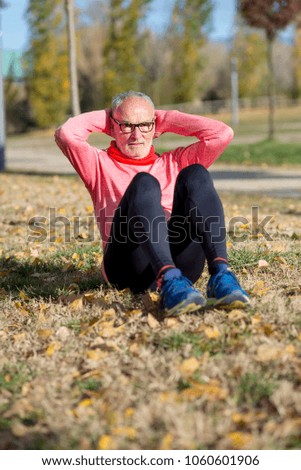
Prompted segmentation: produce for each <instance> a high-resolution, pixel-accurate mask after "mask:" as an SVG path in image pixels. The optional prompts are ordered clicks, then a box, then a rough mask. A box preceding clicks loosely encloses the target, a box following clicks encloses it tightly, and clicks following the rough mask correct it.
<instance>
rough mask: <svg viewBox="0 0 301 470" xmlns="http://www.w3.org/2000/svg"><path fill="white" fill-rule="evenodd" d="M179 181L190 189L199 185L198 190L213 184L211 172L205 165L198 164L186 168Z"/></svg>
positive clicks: (180, 174)
mask: <svg viewBox="0 0 301 470" xmlns="http://www.w3.org/2000/svg"><path fill="white" fill-rule="evenodd" d="M179 180H180V181H181V182H183V183H185V185H186V186H187V185H188V186H189V187H193V186H194V185H197V188H200V186H202V187H204V185H208V184H210V185H211V184H212V179H211V176H210V173H209V171H208V170H207V169H206V168H205V167H204V166H203V165H200V164H198V163H195V164H193V165H189V166H187V167H186V168H184V169H183V170H182V171H181V172H180V173H179Z"/></svg>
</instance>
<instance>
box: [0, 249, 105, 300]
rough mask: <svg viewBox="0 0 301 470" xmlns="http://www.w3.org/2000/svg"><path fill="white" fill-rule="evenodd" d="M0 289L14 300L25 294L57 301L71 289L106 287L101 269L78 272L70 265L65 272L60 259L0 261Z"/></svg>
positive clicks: (10, 259)
mask: <svg viewBox="0 0 301 470" xmlns="http://www.w3.org/2000/svg"><path fill="white" fill-rule="evenodd" d="M0 272H1V277H0V289H3V290H4V292H3V293H4V294H6V293H7V294H9V295H11V296H13V297H15V296H18V295H19V293H20V291H23V292H24V293H25V294H26V295H28V296H29V297H30V298H36V299H41V298H43V299H49V298H51V299H52V300H56V299H57V298H58V297H59V296H60V295H62V294H66V293H68V292H70V286H71V285H73V289H74V285H75V286H76V287H77V289H78V291H79V292H82V291H87V290H90V289H98V288H99V287H100V286H101V285H104V286H105V285H106V284H105V281H104V279H103V277H102V275H101V271H100V267H89V268H88V269H77V268H76V267H75V266H74V265H72V264H70V266H69V267H68V269H66V268H65V267H64V266H63V265H62V263H60V262H58V261H57V260H50V261H47V262H45V261H39V262H38V263H36V264H35V263H31V262H29V261H26V260H19V259H16V258H9V259H5V258H0Z"/></svg>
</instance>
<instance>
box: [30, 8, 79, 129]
mask: <svg viewBox="0 0 301 470" xmlns="http://www.w3.org/2000/svg"><path fill="white" fill-rule="evenodd" d="M63 7H64V5H63V0H44V1H43V2H41V1H40V0H30V1H29V6H28V9H27V21H28V25H29V30H30V47H29V50H28V52H27V55H26V64H27V76H28V93H29V103H30V108H31V112H32V117H33V119H34V122H35V123H36V125H37V126H39V127H43V128H46V127H51V126H53V125H57V124H58V123H60V122H61V121H62V120H64V119H65V117H66V114H67V113H68V111H69V94H70V83H69V73H68V53H67V39H66V32H65V28H64V8H63Z"/></svg>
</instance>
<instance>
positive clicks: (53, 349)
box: [46, 341, 62, 357]
mask: <svg viewBox="0 0 301 470" xmlns="http://www.w3.org/2000/svg"><path fill="white" fill-rule="evenodd" d="M61 347H62V344H61V343H60V342H59V341H56V342H54V343H51V344H49V346H48V348H47V349H46V354H47V356H49V357H51V356H53V354H54V353H55V352H57V351H59V350H60V349H61Z"/></svg>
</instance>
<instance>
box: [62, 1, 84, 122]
mask: <svg viewBox="0 0 301 470" xmlns="http://www.w3.org/2000/svg"><path fill="white" fill-rule="evenodd" d="M65 8H66V17H67V31H68V55H69V73H70V87H71V110H72V115H73V116H75V115H77V114H80V104H79V93H78V80H77V67H76V36H75V24H74V0H65Z"/></svg>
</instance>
